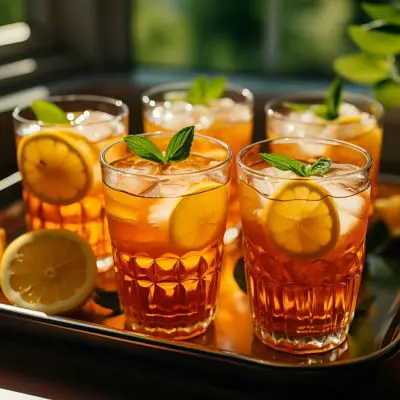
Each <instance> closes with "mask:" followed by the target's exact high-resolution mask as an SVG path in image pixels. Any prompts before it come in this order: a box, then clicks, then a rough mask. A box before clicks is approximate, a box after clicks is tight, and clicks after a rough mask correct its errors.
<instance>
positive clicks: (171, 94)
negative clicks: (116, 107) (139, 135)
mask: <svg viewBox="0 0 400 400" xmlns="http://www.w3.org/2000/svg"><path fill="white" fill-rule="evenodd" d="M189 86H190V83H183V82H182V83H172V84H166V85H160V86H156V87H154V88H152V89H150V90H148V91H147V92H145V93H144V94H143V96H142V102H143V124H144V130H145V131H146V132H156V131H176V130H177V129H180V128H183V127H184V126H187V125H192V124H193V125H195V126H196V132H198V133H201V134H203V135H207V136H211V137H214V138H216V139H219V140H222V141H223V142H225V143H227V144H228V145H229V147H230V148H231V149H232V154H233V157H234V158H236V156H237V154H238V153H239V151H240V150H241V149H242V148H243V147H245V146H247V145H248V144H250V143H251V139H252V134H253V94H252V93H251V92H250V91H249V90H248V89H245V88H240V87H236V86H229V87H228V88H227V89H226V90H225V93H224V94H223V97H222V98H219V99H214V100H211V101H210V102H209V104H207V105H200V104H191V103H189V102H187V101H186V100H185V94H186V92H187V90H188V88H189ZM236 182H237V172H236V165H232V182H231V197H230V203H229V211H228V223H227V227H228V231H227V234H226V237H225V242H226V243H229V242H231V241H233V240H234V239H235V238H236V237H237V235H238V233H239V230H240V228H239V224H240V212H239V201H238V196H237V189H236V188H237V186H236Z"/></svg>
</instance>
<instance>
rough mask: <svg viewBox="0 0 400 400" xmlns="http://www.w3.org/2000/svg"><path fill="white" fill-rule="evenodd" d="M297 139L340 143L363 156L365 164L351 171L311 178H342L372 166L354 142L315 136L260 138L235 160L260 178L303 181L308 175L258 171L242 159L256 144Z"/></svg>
mask: <svg viewBox="0 0 400 400" xmlns="http://www.w3.org/2000/svg"><path fill="white" fill-rule="evenodd" d="M299 141H307V142H314V143H317V144H325V145H335V146H337V145H340V146H344V147H347V148H351V149H353V150H355V151H358V152H359V153H361V154H362V155H363V156H364V157H365V164H364V165H363V166H361V167H357V168H356V169H355V170H353V171H349V172H345V173H342V174H337V175H333V176H325V177H324V176H313V177H312V178H313V180H316V181H319V182H321V181H330V180H336V179H342V178H343V177H348V176H351V175H357V174H360V173H364V172H366V171H368V170H369V169H370V168H371V167H372V156H371V155H370V154H369V153H368V152H367V151H366V150H364V149H363V148H362V147H360V146H357V145H355V144H352V143H349V142H345V141H344V140H337V139H322V138H317V137H298V136H297V137H296V136H295V137H293V136H291V137H289V136H288V137H282V138H275V139H266V140H260V141H258V142H255V143H251V144H250V145H248V146H246V147H244V148H243V149H242V150H240V152H239V153H238V155H237V157H236V162H237V164H238V166H239V167H240V168H242V169H243V170H244V171H246V172H247V173H249V174H252V175H254V176H258V177H261V178H271V179H273V180H283V181H293V180H298V181H304V180H309V177H303V176H296V177H295V178H288V177H283V176H282V177H280V176H276V175H270V174H268V173H265V172H260V171H259V170H256V169H254V168H251V167H249V166H247V165H246V164H245V163H244V161H242V157H243V156H244V155H245V153H247V152H248V151H249V150H250V149H251V148H252V147H254V146H257V145H262V144H269V143H295V142H299Z"/></svg>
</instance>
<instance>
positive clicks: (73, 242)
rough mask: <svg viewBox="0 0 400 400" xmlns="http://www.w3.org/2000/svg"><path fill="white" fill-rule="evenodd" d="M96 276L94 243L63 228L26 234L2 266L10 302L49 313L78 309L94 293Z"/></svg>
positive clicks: (6, 254) (1, 276)
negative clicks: (91, 245) (90, 243)
mask: <svg viewBox="0 0 400 400" xmlns="http://www.w3.org/2000/svg"><path fill="white" fill-rule="evenodd" d="M96 275H97V267H96V258H95V256H94V254H93V251H92V249H91V247H90V245H89V244H88V243H86V242H85V241H84V240H83V239H82V238H81V237H80V236H78V235H77V234H75V233H73V232H70V231H66V230H63V229H58V230H52V229H46V230H40V231H34V232H29V233H25V234H24V235H22V236H20V237H19V238H17V239H15V240H14V241H13V242H11V244H10V245H9V246H8V247H7V249H6V251H5V252H4V255H3V257H2V260H1V265H0V283H1V287H2V289H3V293H4V295H5V296H6V297H7V299H8V300H9V301H10V303H11V304H14V305H16V306H19V307H24V308H28V309H31V310H36V311H42V312H45V313H47V314H60V313H64V312H67V311H70V310H73V309H76V308H77V307H78V306H79V305H81V304H82V303H83V302H84V301H85V300H86V299H87V298H88V296H89V295H90V294H91V293H92V291H93V289H94V286H95V282H96Z"/></svg>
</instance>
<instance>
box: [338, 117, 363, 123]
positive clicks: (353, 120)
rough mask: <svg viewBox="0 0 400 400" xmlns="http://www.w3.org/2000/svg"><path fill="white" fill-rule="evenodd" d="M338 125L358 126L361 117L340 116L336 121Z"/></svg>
mask: <svg viewBox="0 0 400 400" xmlns="http://www.w3.org/2000/svg"><path fill="white" fill-rule="evenodd" d="M336 122H337V123H339V124H359V123H360V122H361V115H341V116H339V117H338V118H337V120H336Z"/></svg>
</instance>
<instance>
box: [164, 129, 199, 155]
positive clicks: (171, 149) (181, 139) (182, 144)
mask: <svg viewBox="0 0 400 400" xmlns="http://www.w3.org/2000/svg"><path fill="white" fill-rule="evenodd" d="M193 137H194V126H193V125H192V126H187V127H186V128H183V129H181V130H180V131H179V132H177V133H176V134H175V135H174V136H173V138H172V139H171V141H170V142H169V144H168V147H167V150H166V151H165V160H166V162H171V161H173V162H178V161H183V160H185V159H186V158H187V157H188V156H189V154H190V149H191V147H192V142H193Z"/></svg>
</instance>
